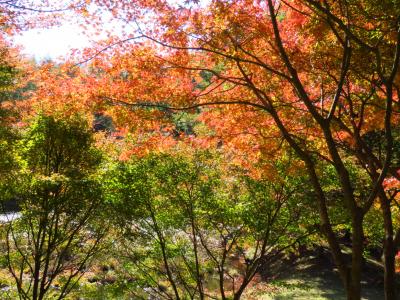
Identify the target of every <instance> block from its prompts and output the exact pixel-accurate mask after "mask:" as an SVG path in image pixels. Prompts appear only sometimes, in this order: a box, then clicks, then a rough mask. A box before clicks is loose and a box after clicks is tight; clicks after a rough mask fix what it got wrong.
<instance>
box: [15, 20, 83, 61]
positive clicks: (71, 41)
mask: <svg viewBox="0 0 400 300" xmlns="http://www.w3.org/2000/svg"><path fill="white" fill-rule="evenodd" d="M81 32H82V29H81V28H79V26H78V25H74V24H63V25H62V26H60V27H54V28H49V29H32V30H29V31H25V32H23V33H22V34H21V35H19V36H15V37H14V38H13V40H14V41H15V43H16V44H17V45H21V46H22V47H23V49H22V53H23V54H25V55H27V56H28V57H34V58H35V59H36V60H38V61H40V60H43V59H47V58H51V59H57V58H59V57H61V56H67V55H68V54H69V53H70V52H71V50H72V49H74V48H77V49H82V48H84V47H87V46H90V42H89V39H88V38H87V37H85V35H83V34H82V33H81Z"/></svg>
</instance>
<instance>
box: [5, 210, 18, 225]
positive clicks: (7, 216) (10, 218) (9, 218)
mask: <svg viewBox="0 0 400 300" xmlns="http://www.w3.org/2000/svg"><path fill="white" fill-rule="evenodd" d="M20 216H21V213H19V212H10V213H6V214H0V223H7V222H10V221H13V220H15V219H18V218H19V217H20Z"/></svg>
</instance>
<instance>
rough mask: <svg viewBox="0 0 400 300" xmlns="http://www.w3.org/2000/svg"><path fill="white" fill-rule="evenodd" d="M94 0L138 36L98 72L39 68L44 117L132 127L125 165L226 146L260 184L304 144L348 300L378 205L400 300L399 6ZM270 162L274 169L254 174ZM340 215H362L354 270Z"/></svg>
mask: <svg viewBox="0 0 400 300" xmlns="http://www.w3.org/2000/svg"><path fill="white" fill-rule="evenodd" d="M93 2H95V3H96V4H97V5H98V6H100V7H102V9H105V10H108V11H110V12H111V14H112V15H113V16H114V17H115V18H116V19H119V20H121V19H122V20H124V21H126V22H127V23H128V24H130V25H132V26H133V27H135V28H136V29H134V30H133V31H134V32H128V33H127V36H126V38H125V39H121V38H117V37H113V36H110V38H109V39H108V40H107V41H104V42H103V43H100V44H99V45H98V46H97V47H93V48H92V49H86V50H85V51H83V52H82V53H81V55H82V56H81V57H79V59H78V60H77V61H78V62H81V63H85V64H86V67H85V68H84V67H80V65H79V64H78V65H76V61H75V62H71V61H69V62H66V63H65V64H60V65H56V64H52V63H45V64H43V65H42V66H40V67H35V70H34V72H33V73H32V74H33V76H34V77H33V79H32V80H34V81H35V84H36V85H37V90H36V91H35V93H34V95H33V97H31V98H30V102H29V103H30V104H31V106H30V108H32V111H33V113H36V111H44V112H47V113H53V114H56V115H64V116H65V115H66V116H68V115H71V114H73V113H74V112H76V111H77V110H78V111H81V112H85V113H88V114H92V113H94V112H96V113H99V112H101V113H102V112H106V113H107V114H109V115H110V116H112V117H113V120H114V121H115V123H116V125H117V128H119V129H121V132H122V131H124V132H125V131H130V132H131V136H130V137H129V138H131V140H132V141H133V143H135V145H133V147H132V148H131V149H129V150H128V151H126V152H125V153H123V154H122V155H121V157H120V158H122V159H124V160H127V159H128V157H129V155H132V154H136V155H139V156H143V153H145V152H146V151H147V152H148V151H151V150H160V149H162V148H165V147H170V146H171V145H176V144H177V140H179V139H180V140H185V141H187V142H189V143H191V144H192V145H197V146H203V147H204V146H207V147H210V146H211V147H222V148H223V149H224V150H225V151H227V152H229V153H230V154H231V155H232V156H231V157H233V158H234V160H235V161H237V162H238V163H240V164H241V165H242V166H246V167H248V168H249V169H253V170H252V171H253V175H254V176H258V177H266V176H269V177H270V178H272V177H273V176H274V168H273V164H272V163H268V161H269V160H271V159H274V158H276V157H279V156H280V155H282V153H283V150H285V149H287V148H291V149H292V151H294V152H295V153H296V155H297V156H298V157H299V158H300V160H301V163H296V164H295V165H293V166H292V168H302V169H305V170H306V171H307V172H308V175H309V179H310V186H311V189H312V191H313V193H314V197H315V199H316V202H317V203H318V211H319V216H320V224H319V228H320V231H321V233H322V234H323V235H324V236H325V238H326V240H327V242H328V244H329V246H330V248H331V251H332V254H333V257H334V260H335V263H336V265H337V267H338V270H339V273H340V277H341V279H342V282H343V285H344V286H345V288H346V291H347V294H348V299H359V298H360V293H361V291H360V290H361V288H360V281H361V268H362V259H363V249H364V242H365V241H364V236H365V230H366V227H365V226H366V225H365V218H366V215H367V214H368V213H369V212H370V211H371V208H373V209H379V210H380V212H381V215H382V218H383V224H381V227H382V230H383V231H384V236H383V237H382V239H383V240H384V267H385V275H384V281H385V298H386V299H395V298H396V288H395V255H396V253H397V251H398V250H399V248H400V230H399V228H398V225H397V224H398V220H397V219H398V217H399V214H398V190H399V177H400V175H399V167H400V166H399V156H400V155H399V153H398V147H396V145H398V141H399V135H398V131H399V125H398V123H399V116H400V115H399V114H400V111H399V110H400V109H399V107H400V103H399V92H400V87H399V82H398V81H399V76H398V65H399V57H400V33H399V18H400V17H399V16H400V9H399V7H398V5H397V4H396V3H395V2H393V1H388V0H385V1H380V2H379V3H376V2H374V1H361V0H355V1H346V0H340V1H330V0H324V1H316V0H302V1H292V0H280V1H278V0H275V1H274V0H266V1H250V0H239V1H221V0H215V1H211V2H210V3H202V2H200V3H198V2H197V1H185V3H183V4H179V3H170V1H163V0H156V1H127V0H126V1H125V0H121V1H110V0H97V1H93ZM6 3H8V2H6ZM10 3H13V4H15V6H14V7H12V6H11V7H8V6H7V5H6V4H4V5H5V7H8V8H9V9H13V11H14V10H15V9H19V8H21V7H22V6H20V7H19V8H18V7H16V5H17V4H16V3H17V2H13V1H11V2H10ZM85 4H89V2H87V3H86V2H85ZM3 10H4V9H3ZM78 11H79V9H78ZM13 14H14V13H11V12H8V11H6V10H4V13H3V15H4V16H9V20H10V21H5V22H4V23H5V24H6V23H7V22H10V23H13V24H16V21H15V20H16V19H13V18H12V16H13ZM97 26H99V24H98V23H97ZM99 30H101V28H99ZM182 110H184V111H188V112H189V113H193V114H194V115H197V116H198V117H197V121H198V122H202V123H203V124H206V126H207V129H205V130H204V131H205V136H201V135H200V134H197V133H196V130H199V129H195V130H194V132H191V133H189V134H186V133H185V134H180V133H179V132H178V134H177V133H176V128H177V127H176V124H174V123H173V119H174V116H176V112H178V111H182ZM143 120H146V121H147V122H143ZM174 126H175V127H174ZM203 129H204V128H203ZM200 130H201V128H200ZM203 133H204V132H203ZM132 136H133V138H132ZM127 140H129V139H127ZM160 144H162V145H160ZM144 150H145V151H144ZM259 161H263V162H264V164H262V166H263V168H264V169H262V170H261V169H260V168H255V167H254V166H255V164H254V163H255V162H259ZM328 169H329V170H330V171H331V170H334V172H332V173H330V174H333V177H334V180H335V182H338V185H339V191H340V193H337V195H336V199H334V200H335V201H336V202H334V204H332V200H331V199H330V197H331V195H330V193H329V192H330V190H329V187H327V185H326V184H325V179H326V177H327V173H328V171H327V170H328ZM330 171H329V172H330ZM332 207H335V209H339V210H342V211H343V213H342V215H341V218H342V220H341V221H343V222H347V218H349V219H350V220H351V221H350V224H351V234H352V243H351V247H352V249H351V250H352V259H351V263H350V264H349V263H347V261H346V260H345V258H344V254H343V251H342V249H341V245H340V242H339V239H338V230H337V229H336V228H335V225H334V224H335V222H333V220H334V219H335V218H336V215H335V213H334V211H335V210H334V209H332ZM335 221H336V220H335Z"/></svg>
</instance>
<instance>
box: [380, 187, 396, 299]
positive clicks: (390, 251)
mask: <svg viewBox="0 0 400 300" xmlns="http://www.w3.org/2000/svg"><path fill="white" fill-rule="evenodd" d="M379 199H380V202H381V208H382V214H383V222H384V228H385V239H384V245H383V260H384V270H385V274H384V291H385V299H386V300H395V299H396V265H395V258H396V245H395V242H394V231H393V221H392V212H391V210H390V204H389V199H388V198H387V197H386V195H385V194H384V191H381V192H380V195H379Z"/></svg>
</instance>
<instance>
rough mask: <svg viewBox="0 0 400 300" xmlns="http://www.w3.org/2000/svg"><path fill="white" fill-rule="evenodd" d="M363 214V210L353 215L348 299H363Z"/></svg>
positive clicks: (347, 286)
mask: <svg viewBox="0 0 400 300" xmlns="http://www.w3.org/2000/svg"><path fill="white" fill-rule="evenodd" d="M362 222H363V214H362V211H361V209H359V210H356V211H355V212H354V213H353V215H352V227H353V228H352V253H351V270H350V272H349V278H348V282H347V285H346V290H347V299H349V300H359V299H361V271H362V263H363V238H364V233H363V227H362Z"/></svg>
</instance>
